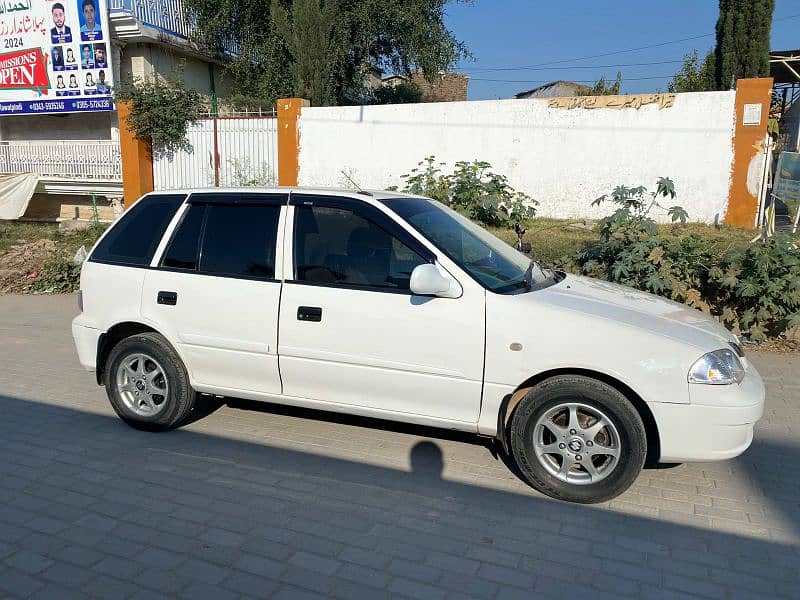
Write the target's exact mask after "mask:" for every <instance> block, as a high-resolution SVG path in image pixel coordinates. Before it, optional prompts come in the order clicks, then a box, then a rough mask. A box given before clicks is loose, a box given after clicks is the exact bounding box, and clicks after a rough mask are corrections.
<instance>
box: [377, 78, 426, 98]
mask: <svg viewBox="0 0 800 600" xmlns="http://www.w3.org/2000/svg"><path fill="white" fill-rule="evenodd" d="M424 101H425V95H424V94H423V93H422V90H421V89H419V86H418V85H417V84H416V83H414V82H413V81H404V82H402V83H398V84H397V85H394V86H392V85H383V86H381V87H379V88H378V89H377V90H375V92H374V97H373V99H372V103H373V104H412V103H415V102H424Z"/></svg>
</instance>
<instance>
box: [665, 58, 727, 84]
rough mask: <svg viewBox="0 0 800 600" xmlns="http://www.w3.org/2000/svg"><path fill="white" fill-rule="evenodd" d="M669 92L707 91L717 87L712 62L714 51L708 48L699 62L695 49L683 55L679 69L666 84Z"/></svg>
mask: <svg viewBox="0 0 800 600" xmlns="http://www.w3.org/2000/svg"><path fill="white" fill-rule="evenodd" d="M667 89H668V90H669V91H670V92H671V93H675V92H708V91H712V90H716V89H717V78H716V73H715V64H714V51H713V50H709V51H708V53H707V54H706V57H705V58H704V59H703V61H702V62H701V61H700V59H699V57H698V55H697V50H692V52H691V54H686V55H684V57H683V64H682V65H681V68H680V70H679V71H678V72H677V73H675V76H674V77H673V78H672V80H670V82H669V83H668V84H667Z"/></svg>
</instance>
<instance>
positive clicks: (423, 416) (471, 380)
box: [72, 188, 764, 502]
mask: <svg viewBox="0 0 800 600" xmlns="http://www.w3.org/2000/svg"><path fill="white" fill-rule="evenodd" d="M80 302H81V314H80V315H79V316H78V317H76V318H75V320H74V322H73V325H72V331H73V335H74V338H75V343H76V345H77V349H78V354H79V357H80V362H81V363H82V364H83V365H84V366H85V367H86V368H87V369H88V370H90V371H96V373H97V381H98V383H100V384H104V385H105V387H106V390H107V392H108V397H109V399H110V401H111V404H112V406H113V407H114V409H115V410H116V412H117V413H118V414H119V416H120V417H121V418H122V419H124V420H125V421H126V422H127V423H129V424H130V425H132V426H134V427H138V428H142V429H150V430H164V429H170V428H173V427H176V426H178V425H180V424H181V422H182V421H183V420H184V419H185V418H186V417H187V415H188V414H189V412H190V411H191V410H192V406H193V403H194V399H195V395H196V394H197V393H206V394H216V395H222V396H234V397H239V398H247V399H253V400H265V401H269V402H276V403H282V404H290V405H295V406H302V407H310V408H315V409H323V410H329V411H339V412H345V413H352V414H358V415H365V416H369V417H378V418H382V419H393V420H397V421H405V422H409V423H417V424H422V425H429V426H434V427H440V428H447V429H457V430H461V431H468V432H472V433H475V434H477V435H480V436H490V437H493V438H496V439H497V440H498V441H499V442H500V444H501V445H502V447H503V448H504V449H505V451H506V452H507V453H508V454H509V455H510V456H513V458H514V460H515V461H516V464H517V465H518V466H519V469H520V471H521V473H522V474H523V476H524V477H525V478H526V479H527V481H528V482H529V483H530V484H531V485H532V486H533V487H535V488H536V489H538V490H540V491H542V492H544V493H545V494H549V495H551V496H553V497H556V498H561V499H566V500H571V501H576V502H599V501H603V500H608V499H610V498H613V497H614V496H616V495H618V494H620V493H621V492H623V491H624V490H625V489H626V488H628V486H630V485H631V483H632V482H633V481H634V480H635V478H636V477H637V475H638V474H639V472H640V470H641V468H642V466H643V464H644V463H645V459H646V458H649V459H650V460H651V461H653V462H658V461H660V462H683V461H706V460H718V459H727V458H731V457H733V456H736V455H738V454H740V453H742V452H743V451H744V450H745V449H746V448H747V447H748V446H749V445H750V442H751V441H752V438H753V426H754V424H755V423H756V421H758V419H759V418H760V417H761V415H762V413H763V410H764V386H763V384H762V381H761V378H760V377H759V375H758V373H757V372H756V370H755V369H754V368H753V366H752V364H750V362H749V361H748V360H747V359H746V358H745V356H744V353H743V352H742V348H741V346H740V345H739V344H738V342H737V340H736V338H735V337H734V336H733V335H732V334H731V333H730V332H728V331H727V330H726V329H725V328H724V327H722V326H721V325H719V324H718V323H717V322H716V321H714V320H712V319H710V318H708V317H707V316H705V315H704V314H702V313H701V312H699V311H697V310H694V309H691V308H687V307H686V306H683V305H680V304H676V303H674V302H670V301H667V300H664V299H662V298H658V297H656V296H652V295H650V294H646V293H642V292H639V291H636V290H633V289H630V288H626V287H622V286H618V285H613V284H609V283H604V282H601V281H596V280H593V279H587V278H584V277H576V276H573V275H565V274H564V273H560V272H554V271H549V270H543V269H541V268H540V267H539V265H538V264H536V263H532V262H531V261H530V260H529V259H528V258H527V257H525V256H524V255H523V254H520V253H519V252H517V251H516V250H514V249H513V248H511V247H510V246H508V245H507V244H505V243H504V242H502V241H500V240H499V239H497V238H496V237H494V236H493V235H491V234H490V233H488V232H487V231H485V230H484V229H482V228H480V227H478V226H476V225H475V224H473V223H472V222H470V221H469V220H468V219H466V218H464V217H463V216H461V215H460V214H458V213H456V212H454V211H452V210H450V209H449V208H447V207H445V206H443V205H441V204H439V203H437V202H434V201H432V200H429V199H427V198H421V197H410V196H408V195H402V194H395V193H388V192H355V191H353V190H311V189H282V188H278V189H269V190H254V189H253V188H247V189H241V190H232V189H226V190H196V191H191V192H188V191H181V192H170V193H167V192H163V193H153V194H148V195H146V196H144V197H143V198H141V199H140V200H139V201H138V202H136V203H135V204H134V205H133V206H132V207H131V208H130V209H129V210H128V211H127V212H126V213H125V214H124V215H123V216H122V217H121V218H120V219H119V220H118V221H117V222H116V224H115V225H114V226H112V227H111V228H110V229H109V230H108V231H107V232H106V233H105V234H104V235H103V237H102V238H101V239H100V240H99V241H98V243H97V244H96V245H95V247H94V248H93V250H92V252H91V254H90V256H89V258H88V260H87V262H86V263H85V264H84V266H83V271H82V275H81V296H80Z"/></svg>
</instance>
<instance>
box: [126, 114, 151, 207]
mask: <svg viewBox="0 0 800 600" xmlns="http://www.w3.org/2000/svg"><path fill="white" fill-rule="evenodd" d="M130 112H131V105H130V103H129V102H117V118H118V120H119V149H120V154H121V155H122V190H123V194H124V196H123V203H124V205H125V208H127V207H128V206H130V205H131V204H133V203H134V202H136V201H137V200H138V199H139V198H141V197H142V196H144V195H145V194H147V193H148V192H152V191H153V154H152V152H151V151H150V142H149V141H148V140H140V139H137V138H136V136H135V135H134V133H133V131H132V130H131V129H130V127H129V126H128V115H129V114H130Z"/></svg>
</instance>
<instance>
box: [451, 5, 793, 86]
mask: <svg viewBox="0 0 800 600" xmlns="http://www.w3.org/2000/svg"><path fill="white" fill-rule="evenodd" d="M718 12H719V5H718V1H717V0H663V1H654V0H639V1H638V2H634V1H632V0H616V1H611V0H600V1H597V0H557V1H554V2H553V1H546V0H473V2H471V3H470V2H455V1H453V2H451V3H450V4H449V5H448V7H447V18H446V23H447V26H448V28H449V29H450V30H451V31H452V32H453V33H454V34H455V36H456V37H457V38H458V39H460V40H461V41H463V42H465V43H466V45H467V47H468V48H469V50H470V51H471V52H472V54H473V55H474V59H473V60H463V61H461V62H460V63H459V64H458V65H457V68H456V70H457V71H459V72H461V73H466V74H467V75H469V76H470V78H471V79H470V83H469V99H470V100H488V99H494V98H509V97H511V96H513V95H514V94H515V93H517V92H520V91H524V90H529V89H531V88H534V87H537V86H539V85H542V84H543V83H547V82H548V81H555V80H558V79H566V80H569V81H580V82H584V81H586V82H594V81H596V80H597V79H598V78H599V77H600V76H601V75H605V77H606V79H611V80H613V79H614V78H615V77H616V74H617V71H621V72H622V91H623V92H624V93H640V92H654V91H656V90H658V89H660V90H662V91H666V89H667V82H668V81H669V79H670V78H671V77H672V75H673V74H674V73H675V71H677V70H678V69H679V68H680V66H681V62H682V58H683V56H684V54H686V53H688V52H691V51H692V50H693V49H697V50H698V53H699V54H700V56H701V57H702V56H703V55H704V54H705V52H706V51H708V49H710V48H711V47H713V46H714V43H715V36H714V26H715V25H716V22H717V15H718ZM701 36H702V37H701ZM686 38H696V39H686ZM678 40H682V41H678ZM672 42H675V43H672ZM657 44H658V45H657ZM656 45H657V46H656ZM643 46H655V47H648V48H642V47H643ZM798 48H800V0H776V2H775V13H774V16H773V23H772V49H774V50H789V49H798ZM631 49H636V50H633V51H630V52H628V51H626V50H631ZM620 51H626V52H620ZM598 55H606V56H598ZM586 57H595V58H588V59H585V58H586ZM578 59H585V60H578ZM641 63H650V64H644V65H643V64H641ZM652 63H659V64H652ZM634 65H635V66H634ZM520 66H525V67H529V68H527V69H510V68H512V67H520ZM499 69H505V70H499Z"/></svg>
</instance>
